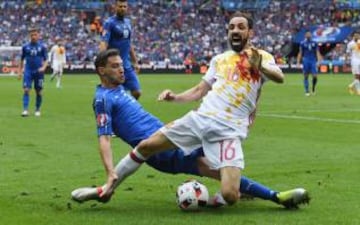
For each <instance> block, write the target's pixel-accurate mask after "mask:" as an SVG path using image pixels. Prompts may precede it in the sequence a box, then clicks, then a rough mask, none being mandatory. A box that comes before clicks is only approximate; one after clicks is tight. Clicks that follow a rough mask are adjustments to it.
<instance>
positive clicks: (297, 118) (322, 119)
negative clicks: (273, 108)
mask: <svg viewBox="0 0 360 225" xmlns="http://www.w3.org/2000/svg"><path fill="white" fill-rule="evenodd" d="M258 115H259V116H263V117H272V118H281V119H293V120H311V121H320V122H332V123H349V124H360V120H346V119H332V118H321V117H310V116H292V115H281V114H266V113H259V114H258Z"/></svg>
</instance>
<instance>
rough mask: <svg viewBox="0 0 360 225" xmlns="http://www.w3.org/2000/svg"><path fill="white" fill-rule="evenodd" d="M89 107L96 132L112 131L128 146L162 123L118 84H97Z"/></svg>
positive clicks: (109, 133)
mask: <svg viewBox="0 0 360 225" xmlns="http://www.w3.org/2000/svg"><path fill="white" fill-rule="evenodd" d="M93 109H94V112H95V116H96V121H97V134H98V136H101V135H112V134H115V135H116V136H117V137H120V138H121V139H122V140H123V141H125V142H126V143H128V144H129V145H131V146H132V147H135V146H136V145H137V144H138V143H139V142H140V141H141V140H144V139H146V138H148V137H149V136H150V135H152V134H153V133H154V132H155V131H157V130H158V129H159V128H161V127H162V126H163V124H162V122H160V120H159V119H157V118H156V117H154V116H153V115H151V114H150V113H148V112H147V111H145V110H144V109H143V107H142V106H141V105H140V104H139V103H138V102H137V101H136V100H135V99H134V98H133V97H131V96H130V95H128V94H127V93H126V91H125V89H124V87H123V86H122V85H119V86H118V87H117V88H113V89H109V88H103V87H101V86H100V85H98V86H97V88H96V93H95V97H94V101H93Z"/></svg>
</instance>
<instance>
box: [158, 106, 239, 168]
mask: <svg viewBox="0 0 360 225" xmlns="http://www.w3.org/2000/svg"><path fill="white" fill-rule="evenodd" d="M160 132H162V133H163V134H164V135H165V136H166V137H167V138H168V139H169V140H170V141H171V142H173V143H174V144H175V145H177V146H178V147H179V148H181V149H182V150H183V151H184V152H185V154H190V153H191V152H192V151H193V150H194V149H197V148H199V147H201V146H202V147H203V151H204V154H205V157H206V158H207V159H208V160H209V162H210V167H211V168H212V169H219V168H222V167H227V166H234V167H238V168H240V169H244V167H245V163H244V154H243V151H242V147H241V138H240V137H239V134H238V132H236V130H235V129H233V128H231V127H229V126H227V125H225V124H222V123H220V122H218V121H215V120H214V119H212V118H210V117H206V116H202V115H200V114H198V113H197V112H196V111H191V112H189V113H188V114H186V115H185V116H183V117H182V118H180V119H178V120H175V121H174V122H172V123H169V124H168V125H166V126H164V127H162V128H161V129H160Z"/></svg>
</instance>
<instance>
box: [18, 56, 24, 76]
mask: <svg viewBox="0 0 360 225" xmlns="http://www.w3.org/2000/svg"><path fill="white" fill-rule="evenodd" d="M23 67H24V60H20V63H19V69H18V79H19V80H20V79H21V77H22V75H23Z"/></svg>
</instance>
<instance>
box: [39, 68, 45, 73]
mask: <svg viewBox="0 0 360 225" xmlns="http://www.w3.org/2000/svg"><path fill="white" fill-rule="evenodd" d="M45 69H46V68H44V67H40V68H39V70H38V71H39V72H40V73H43V72H45Z"/></svg>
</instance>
